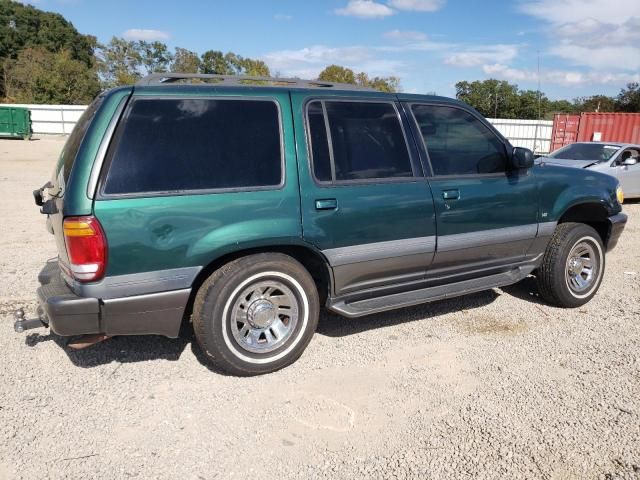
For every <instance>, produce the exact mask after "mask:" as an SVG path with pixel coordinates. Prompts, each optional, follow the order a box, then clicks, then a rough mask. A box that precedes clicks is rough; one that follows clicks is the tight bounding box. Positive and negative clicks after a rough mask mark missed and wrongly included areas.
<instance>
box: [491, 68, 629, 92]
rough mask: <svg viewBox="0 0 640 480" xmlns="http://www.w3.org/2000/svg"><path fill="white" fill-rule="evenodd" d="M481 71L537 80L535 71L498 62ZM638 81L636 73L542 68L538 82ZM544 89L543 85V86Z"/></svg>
mask: <svg viewBox="0 0 640 480" xmlns="http://www.w3.org/2000/svg"><path fill="white" fill-rule="evenodd" d="M482 71H483V72H484V73H485V74H486V75H488V76H490V77H492V78H497V79H499V80H508V81H511V82H521V81H530V82H536V81H537V73H536V72H534V71H532V70H527V69H518V68H512V67H509V66H507V65H502V64H499V63H496V64H489V65H483V66H482ZM638 81H640V74H638V73H600V72H597V71H590V72H580V71H575V70H557V69H554V70H543V71H541V72H540V82H541V83H542V84H543V85H544V84H545V83H547V84H548V83H551V84H556V85H563V86H568V87H571V86H581V85H586V84H600V85H607V84H611V85H621V84H624V83H627V82H638ZM543 90H544V87H543Z"/></svg>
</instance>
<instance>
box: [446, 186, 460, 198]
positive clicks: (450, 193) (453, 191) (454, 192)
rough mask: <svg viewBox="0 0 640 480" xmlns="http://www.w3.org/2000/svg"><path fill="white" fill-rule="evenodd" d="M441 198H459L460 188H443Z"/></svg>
mask: <svg viewBox="0 0 640 480" xmlns="http://www.w3.org/2000/svg"><path fill="white" fill-rule="evenodd" d="M442 198H444V199H445V200H458V199H459V198H460V190H458V189H457V188H456V189H451V190H443V191H442Z"/></svg>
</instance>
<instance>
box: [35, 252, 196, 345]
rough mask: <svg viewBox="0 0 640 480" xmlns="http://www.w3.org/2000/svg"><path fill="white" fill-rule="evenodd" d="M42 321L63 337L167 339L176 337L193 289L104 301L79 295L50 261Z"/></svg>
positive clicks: (41, 297)
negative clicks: (155, 337)
mask: <svg viewBox="0 0 640 480" xmlns="http://www.w3.org/2000/svg"><path fill="white" fill-rule="evenodd" d="M38 281H39V282H40V284H41V286H40V287H39V288H38V301H39V303H40V308H41V309H42V311H43V312H44V317H45V318H43V321H45V322H46V323H48V324H49V327H50V328H51V330H53V331H54V332H55V333H56V334H58V335H61V336H71V335H83V334H89V333H103V334H105V335H110V336H112V335H164V336H167V337H172V338H173V337H177V336H178V333H179V331H180V325H181V323H182V317H183V315H184V311H185V307H186V305H187V302H188V301H189V295H190V294H191V289H182V290H171V291H168V292H159V293H151V294H147V295H135V296H130V297H122V298H112V299H107V300H102V299H99V298H92V297H80V296H78V295H76V294H75V293H74V292H73V291H72V290H71V289H70V288H69V286H68V285H67V284H66V283H65V282H64V280H63V279H62V277H61V275H60V269H59V267H58V263H57V261H49V262H47V264H46V265H45V267H44V268H43V269H42V271H41V272H40V274H39V275H38Z"/></svg>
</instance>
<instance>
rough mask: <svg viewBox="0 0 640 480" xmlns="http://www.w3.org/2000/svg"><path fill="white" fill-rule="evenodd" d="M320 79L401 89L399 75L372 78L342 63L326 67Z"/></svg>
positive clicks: (385, 89)
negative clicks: (343, 65) (355, 71)
mask: <svg viewBox="0 0 640 480" xmlns="http://www.w3.org/2000/svg"><path fill="white" fill-rule="evenodd" d="M318 80H320V81H323V82H336V83H347V84H350V85H359V86H361V87H369V88H373V89H375V90H380V91H381V92H390V93H393V92H397V91H398V90H399V89H400V79H399V78H398V77H373V78H370V77H369V75H367V74H366V73H365V72H360V73H357V74H356V73H354V72H353V70H351V69H350V68H346V67H342V66H340V65H329V66H328V67H327V68H325V69H324V70H323V71H322V72H320V75H318Z"/></svg>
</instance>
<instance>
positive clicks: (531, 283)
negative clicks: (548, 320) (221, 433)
mask: <svg viewBox="0 0 640 480" xmlns="http://www.w3.org/2000/svg"><path fill="white" fill-rule="evenodd" d="M501 290H502V291H503V292H505V293H506V294H508V295H511V296H513V297H516V298H519V299H522V300H527V301H530V302H534V303H538V304H544V302H543V301H542V300H541V299H540V296H539V294H538V291H537V287H536V284H535V278H533V277H527V278H525V279H524V280H522V281H521V282H519V283H516V284H514V285H510V286H508V287H503V288H502V289H501ZM500 295H501V293H500V291H499V290H497V289H492V290H486V291H483V292H478V293H473V294H469V295H465V296H462V297H456V298H450V299H446V300H440V301H436V302H430V303H425V304H422V305H417V306H415V307H407V308H402V309H398V310H392V311H389V312H383V313H378V314H373V315H368V316H365V317H361V318H356V319H347V318H344V317H341V316H339V315H337V314H334V313H332V312H330V311H328V310H326V309H323V310H322V311H321V313H320V320H319V322H318V328H317V330H316V333H317V334H319V335H324V336H327V337H332V338H336V337H345V336H349V335H356V334H358V333H361V332H364V331H368V330H375V329H378V328H384V327H391V326H395V325H400V324H405V323H411V322H417V321H425V320H429V319H435V318H437V317H440V316H442V315H446V314H448V313H452V312H456V311H460V310H473V309H476V308H479V307H484V306H486V305H489V304H491V303H492V302H494V301H495V300H496V299H497V298H498V297H499V296H500ZM68 340H69V339H68V338H66V337H60V336H58V335H56V334H54V333H52V332H49V333H48V334H46V335H42V334H40V333H32V334H29V335H27V336H26V338H25V344H26V345H27V346H29V347H35V346H37V345H38V344H40V343H42V342H50V341H52V342H54V343H56V344H57V345H58V346H59V347H60V348H61V349H62V350H63V351H64V352H65V353H66V354H67V356H68V357H69V360H71V362H72V363H73V364H74V365H75V366H77V367H81V368H93V367H96V366H99V365H105V364H109V363H113V362H118V363H135V362H147V361H152V360H169V361H177V360H179V359H180V356H181V355H182V353H183V352H184V350H185V349H186V347H187V345H189V344H190V346H191V352H192V353H193V355H194V357H195V358H196V359H197V360H198V362H199V363H200V364H202V365H203V366H204V367H206V368H207V369H208V370H210V371H212V372H214V373H217V374H221V375H226V373H225V372H223V371H221V370H219V369H217V368H215V367H213V366H212V365H211V364H210V363H209V362H208V361H207V357H206V355H205V354H204V352H203V351H202V349H201V348H200V346H199V345H198V343H197V342H196V340H195V337H194V334H193V327H192V326H191V324H190V323H189V322H184V325H183V327H182V328H181V331H180V334H179V336H178V338H166V337H162V336H158V335H138V336H134V335H132V336H118V337H113V338H110V339H108V340H105V341H103V342H100V343H97V344H96V345H93V346H91V347H89V348H86V349H84V350H73V349H72V348H70V347H68V346H67V342H68Z"/></svg>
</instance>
